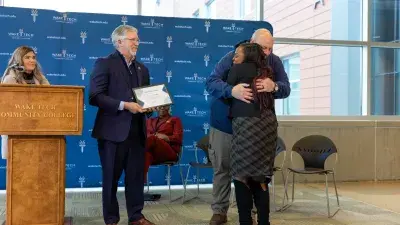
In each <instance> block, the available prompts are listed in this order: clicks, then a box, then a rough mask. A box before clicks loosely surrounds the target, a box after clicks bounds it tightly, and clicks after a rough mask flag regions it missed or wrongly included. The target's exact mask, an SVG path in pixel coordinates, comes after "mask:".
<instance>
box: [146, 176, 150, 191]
mask: <svg viewBox="0 0 400 225" xmlns="http://www.w3.org/2000/svg"><path fill="white" fill-rule="evenodd" d="M146 177H147V182H146V184H147V193H149V192H150V183H149V173H148V172H147V174H146Z"/></svg>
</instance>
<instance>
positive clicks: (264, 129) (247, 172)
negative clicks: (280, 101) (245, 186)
mask: <svg viewBox="0 0 400 225" xmlns="http://www.w3.org/2000/svg"><path fill="white" fill-rule="evenodd" d="M232 128H233V136H232V150H231V175H232V176H233V177H246V178H250V177H251V178H252V179H253V180H256V181H259V182H261V181H264V180H265V177H266V176H272V174H273V167H274V158H275V149H276V142H277V137H278V133H277V129H278V122H277V119H276V115H275V113H274V111H273V110H266V111H264V112H262V113H261V117H260V118H258V117H236V118H233V121H232Z"/></svg>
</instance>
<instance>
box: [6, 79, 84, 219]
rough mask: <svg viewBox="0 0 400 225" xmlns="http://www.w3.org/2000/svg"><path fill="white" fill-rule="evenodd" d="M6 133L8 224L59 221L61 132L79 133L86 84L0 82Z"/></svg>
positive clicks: (62, 190) (62, 175)
mask: <svg viewBox="0 0 400 225" xmlns="http://www.w3.org/2000/svg"><path fill="white" fill-rule="evenodd" d="M0 96H1V98H0V121H1V122H0V134H2V135H9V137H8V155H7V190H6V192H7V211H6V213H7V217H6V224H7V225H22V224H24V225H33V224H46V225H63V224H64V214H65V147H66V145H65V135H81V134H82V123H83V107H84V106H83V99H84V87H76V86H43V85H0Z"/></svg>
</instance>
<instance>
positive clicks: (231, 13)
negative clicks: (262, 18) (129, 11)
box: [143, 0, 257, 20]
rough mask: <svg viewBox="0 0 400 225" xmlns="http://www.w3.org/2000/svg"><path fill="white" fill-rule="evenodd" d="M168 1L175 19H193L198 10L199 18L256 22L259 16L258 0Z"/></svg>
mask: <svg viewBox="0 0 400 225" xmlns="http://www.w3.org/2000/svg"><path fill="white" fill-rule="evenodd" d="M146 1H147V0H146ZM163 1H164V0H162V1H161V5H162V4H163ZM166 1H170V4H171V5H174V6H173V8H174V12H173V16H174V17H183V18H185V17H186V18H187V17H193V12H195V11H196V10H197V9H200V13H199V18H211V19H229V20H256V15H257V12H256V11H257V10H256V8H257V7H256V2H257V0H213V1H206V0H190V1H189V0H166ZM143 2H144V1H143ZM150 2H151V1H150ZM244 3H245V4H244ZM153 4H154V3H153ZM208 5H209V6H208ZM246 7H247V8H246ZM246 13H247V14H246Z"/></svg>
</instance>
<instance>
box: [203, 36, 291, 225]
mask: <svg viewBox="0 0 400 225" xmlns="http://www.w3.org/2000/svg"><path fill="white" fill-rule="evenodd" d="M244 42H252V43H257V44H259V45H260V46H261V47H262V48H263V51H264V53H265V54H266V55H268V58H267V62H266V63H267V64H268V65H269V66H271V68H272V70H273V72H274V78H275V79H274V80H271V79H269V78H266V79H262V80H258V81H257V82H256V86H257V89H258V91H259V92H273V93H274V97H275V99H278V98H286V97H288V96H289V94H290V84H289V79H288V76H287V74H286V72H285V70H284V67H283V64H282V61H281V60H280V58H279V57H278V56H276V55H274V54H273V53H272V46H273V44H274V39H273V37H272V35H271V33H270V32H269V30H267V29H258V30H256V31H255V32H254V33H253V35H252V37H251V39H250V40H249V41H244ZM242 43H243V42H242ZM234 54H235V51H234V50H233V51H231V52H229V53H227V54H226V55H225V56H224V57H223V58H222V59H221V60H220V61H219V62H218V64H217V65H216V66H215V68H214V70H213V72H212V73H211V75H210V76H209V77H208V78H207V81H206V89H207V91H208V93H210V95H211V97H212V99H211V118H210V120H211V124H210V125H211V127H210V133H209V156H210V161H211V163H212V165H213V169H214V180H213V203H212V205H211V208H212V210H213V216H212V218H211V220H210V225H220V224H224V223H226V222H227V212H228V208H229V196H230V193H231V176H230V171H229V170H230V149H231V140H232V123H231V120H230V119H229V117H228V115H229V105H228V103H227V100H228V99H229V98H232V97H233V98H236V99H239V100H242V101H244V102H250V101H251V100H253V94H252V93H251V88H249V84H238V85H236V86H234V87H232V86H230V85H228V84H227V83H226V79H227V75H228V73H229V70H230V68H231V67H232V60H233V57H234Z"/></svg>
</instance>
